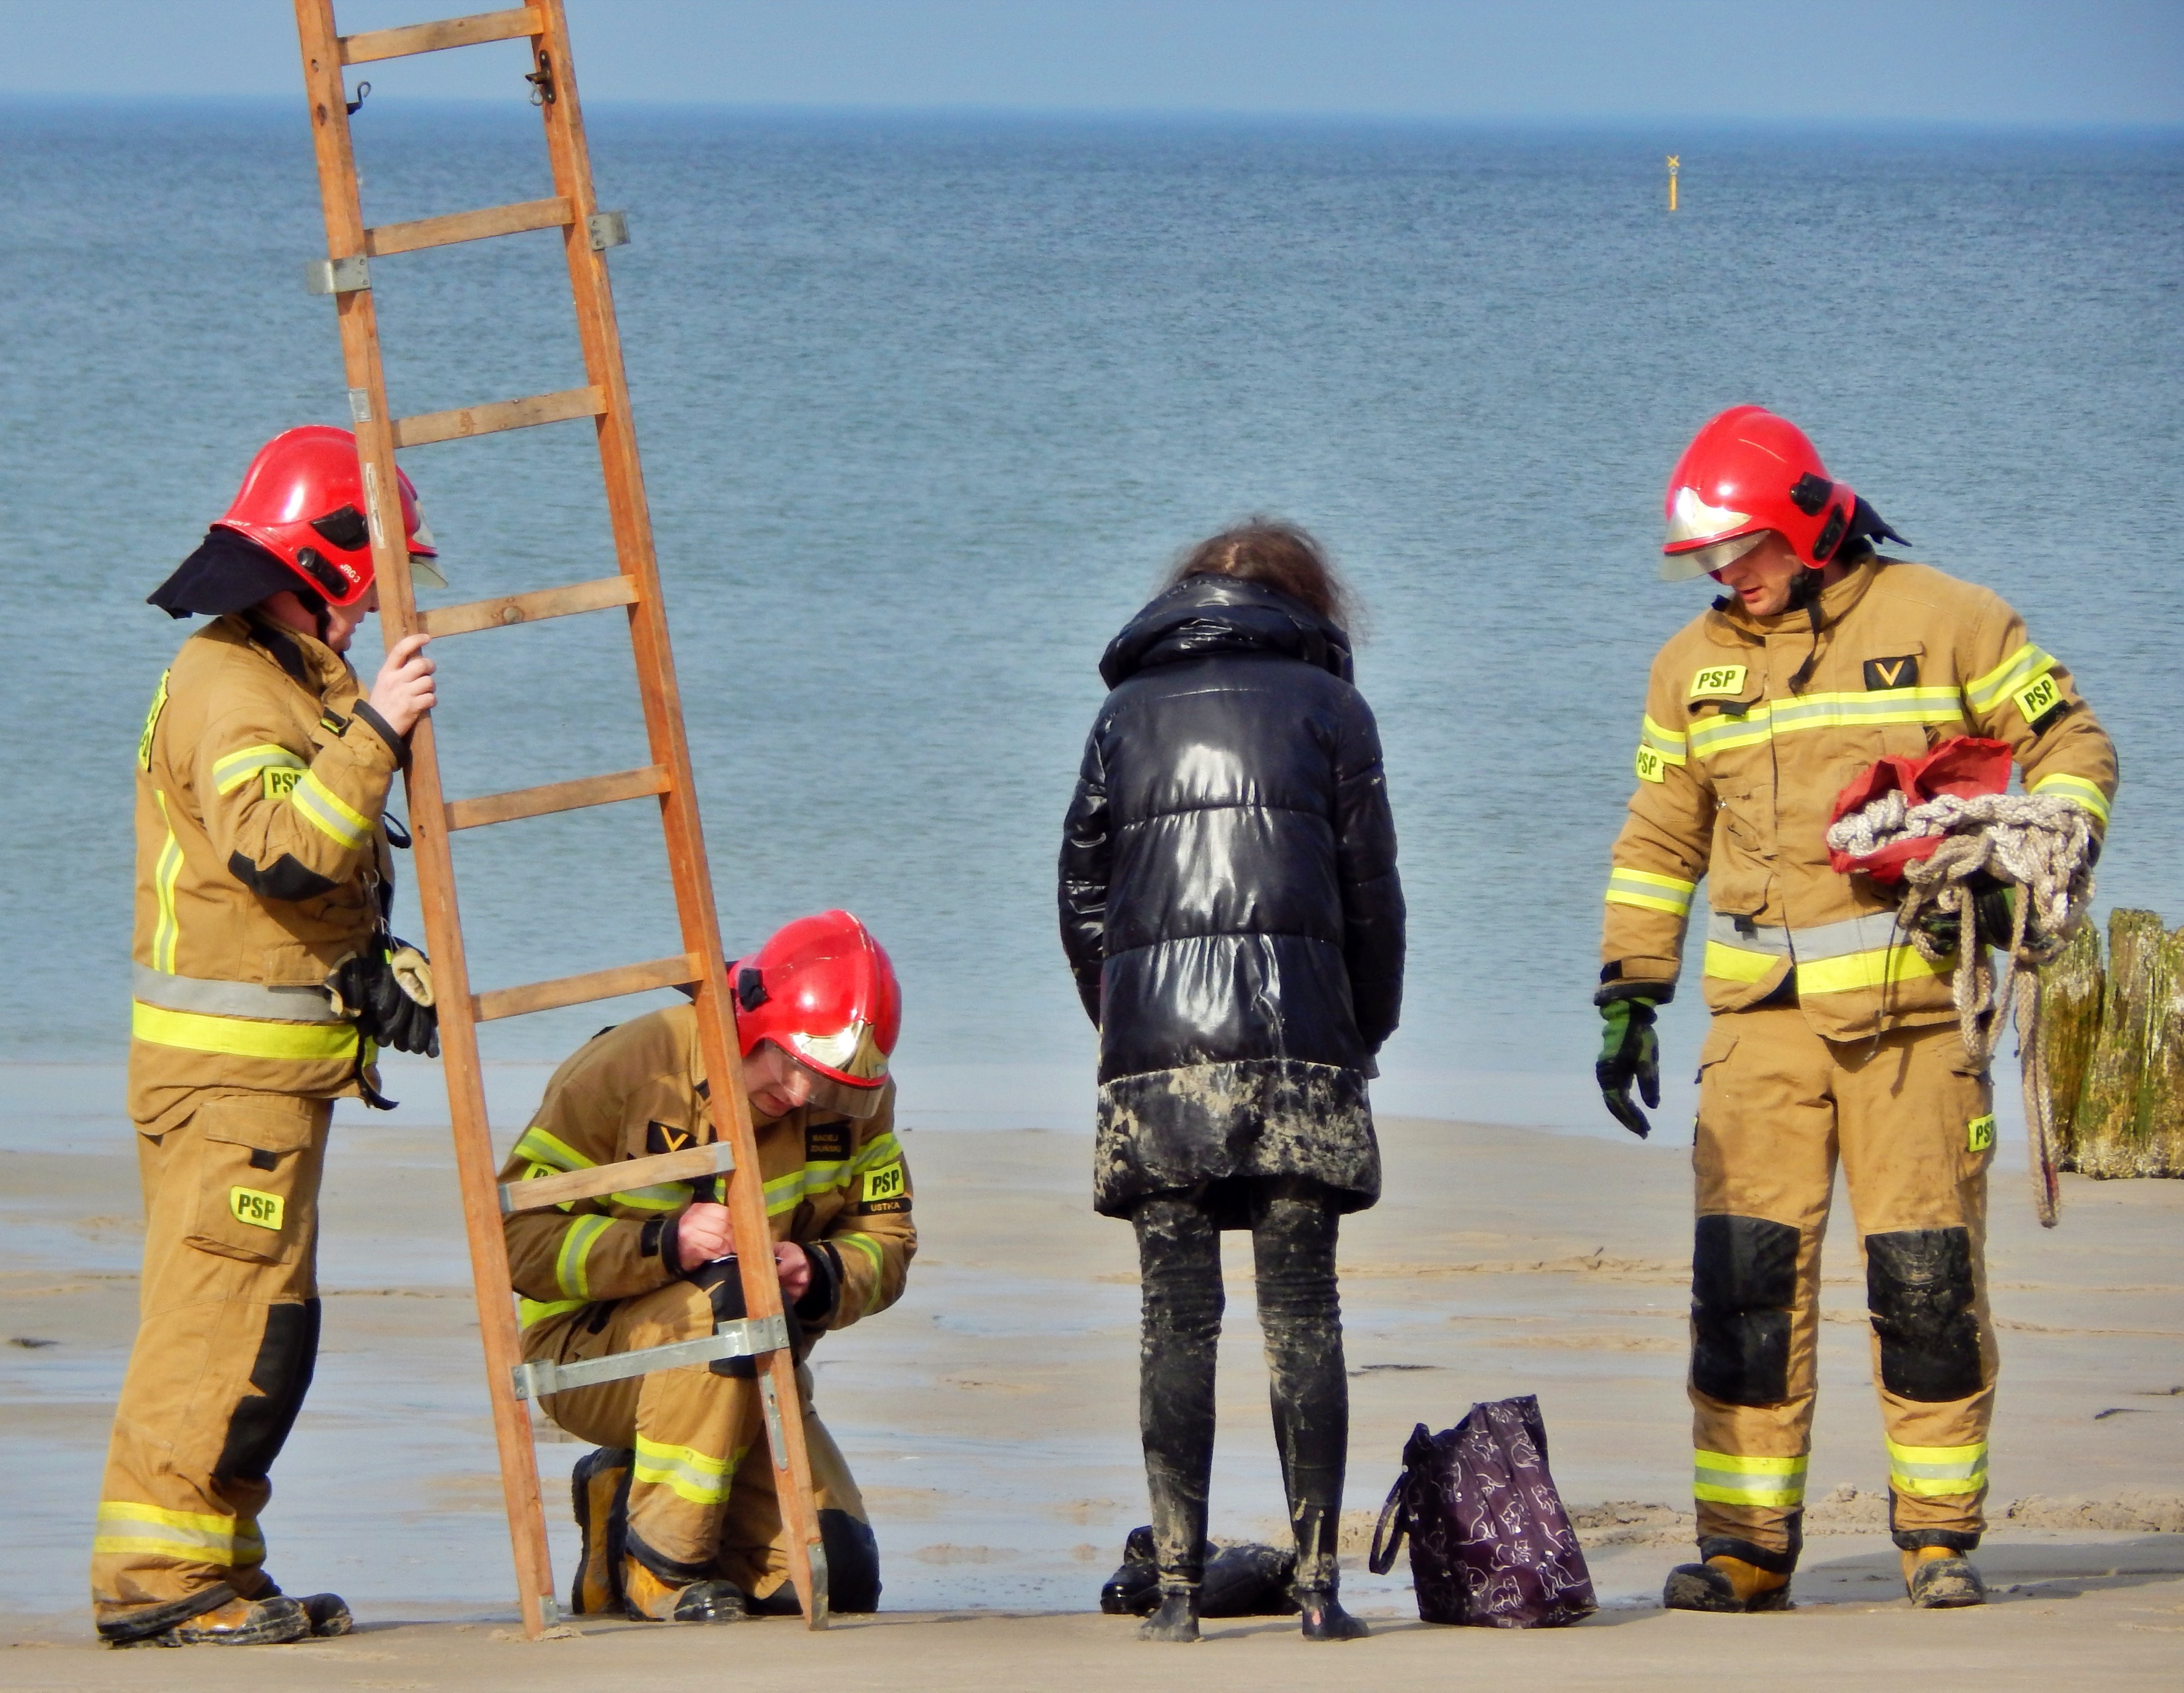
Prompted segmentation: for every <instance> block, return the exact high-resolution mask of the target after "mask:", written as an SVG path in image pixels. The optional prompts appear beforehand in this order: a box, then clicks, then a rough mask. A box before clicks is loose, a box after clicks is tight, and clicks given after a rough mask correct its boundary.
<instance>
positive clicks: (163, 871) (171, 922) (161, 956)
mask: <svg viewBox="0 0 2184 1693" xmlns="http://www.w3.org/2000/svg"><path fill="white" fill-rule="evenodd" d="M152 794H153V798H154V799H158V800H159V821H161V822H163V823H164V824H165V825H166V826H167V844H166V845H164V846H163V847H161V848H160V849H159V860H158V861H157V863H155V864H154V865H153V868H152V888H153V892H154V893H155V894H157V895H158V897H159V927H157V928H155V929H154V930H153V932H152V967H153V969H154V970H158V971H160V972H164V974H166V975H169V976H171V975H173V974H174V973H175V946H176V944H178V943H179V942H180V941H181V937H182V930H181V923H180V922H178V921H177V920H176V919H175V883H176V882H178V881H180V880H181V874H182V844H181V842H180V841H178V840H176V839H175V822H174V819H173V818H171V817H170V816H168V815H167V796H166V795H165V794H164V793H162V792H161V791H160V790H159V789H158V788H153V790H152Z"/></svg>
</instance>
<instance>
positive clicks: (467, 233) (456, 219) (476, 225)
mask: <svg viewBox="0 0 2184 1693" xmlns="http://www.w3.org/2000/svg"><path fill="white" fill-rule="evenodd" d="M576 220H577V214H576V213H574V212H573V211H571V210H570V209H569V203H568V202H567V201H566V200H564V199H560V198H554V199H551V200H521V201H518V202H517V203H515V204H514V205H512V206H487V208H486V209H484V210H483V211H482V212H450V213H448V215H447V216H445V217H443V218H419V219H417V220H415V222H412V223H383V224H381V225H380V226H378V227H377V228H376V229H368V230H366V231H365V232H364V250H365V253H367V254H369V255H370V257H371V258H374V259H384V258H386V257H387V256H388V255H389V254H390V253H416V252H419V251H421V249H423V248H427V247H452V246H453V245H454V243H455V242H459V241H483V240H485V239H486V238H487V237H488V236H495V235H521V234H522V233H523V231H526V230H527V229H560V228H563V227H565V226H568V225H570V224H572V223H574V222H576Z"/></svg>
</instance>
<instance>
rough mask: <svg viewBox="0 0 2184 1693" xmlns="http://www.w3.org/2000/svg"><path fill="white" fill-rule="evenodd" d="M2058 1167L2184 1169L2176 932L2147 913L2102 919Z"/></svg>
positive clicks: (2135, 1171)
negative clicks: (2101, 976)
mask: <svg viewBox="0 0 2184 1693" xmlns="http://www.w3.org/2000/svg"><path fill="white" fill-rule="evenodd" d="M2069 1145H2070V1159H2069V1161H2068V1162H2067V1163H2066V1164H2065V1166H2064V1167H2065V1168H2068V1169H2073V1170H2076V1171H2079V1172H2081V1173H2082V1174H2085V1175H2088V1176H2105V1177H2113V1176H2184V931H2180V932H2179V933H2176V934H2169V933H2165V932H2164V931H2163V929H2162V927H2161V919H2160V918H2159V917H2158V916H2155V915H2154V914H2153V912H2151V911H2121V910H2119V911H2114V912H2112V913H2111V914H2110V915H2109V967H2108V980H2107V983H2106V984H2105V986H2104V988H2103V992H2102V994H2101V1020H2100V1030H2099V1033H2098V1034H2097V1035H2096V1037H2095V1038H2094V1041H2093V1049H2092V1058H2091V1060H2090V1061H2088V1063H2087V1066H2086V1072H2085V1082H2084V1083H2083V1086H2082V1088H2081V1091H2080V1093H2079V1095H2078V1101H2077V1108H2076V1110H2075V1111H2074V1112H2073V1114H2072V1122H2071V1130H2070V1141H2069Z"/></svg>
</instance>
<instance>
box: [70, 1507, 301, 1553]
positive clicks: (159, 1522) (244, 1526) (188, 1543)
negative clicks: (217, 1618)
mask: <svg viewBox="0 0 2184 1693" xmlns="http://www.w3.org/2000/svg"><path fill="white" fill-rule="evenodd" d="M91 1549H92V1553H93V1555H94V1556H95V1555H97V1554H99V1553H109V1552H118V1553H131V1552H134V1553H148V1554H149V1555H151V1556H152V1557H169V1558H173V1559H174V1560H175V1562H178V1563H216V1564H220V1565H222V1566H224V1567H227V1568H232V1567H233V1566H235V1565H237V1564H253V1563H259V1562H263V1561H264V1559H265V1540H264V1539H263V1538H261V1537H260V1535H259V1532H258V1524H257V1523H256V1522H255V1521H254V1520H253V1518H248V1517H214V1516H209V1515H206V1514H205V1513H203V1512H195V1511H162V1510H160V1509H159V1506H156V1505H138V1504H136V1503H135V1502H133V1501H125V1500H117V1499H105V1500H101V1501H99V1506H98V1528H97V1534H96V1537H95V1538H94V1539H93V1540H92V1543H91Z"/></svg>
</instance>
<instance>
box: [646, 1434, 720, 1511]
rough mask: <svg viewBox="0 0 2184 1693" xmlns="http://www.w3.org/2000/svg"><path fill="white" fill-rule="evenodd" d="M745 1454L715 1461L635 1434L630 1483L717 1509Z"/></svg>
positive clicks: (686, 1449) (690, 1448)
mask: <svg viewBox="0 0 2184 1693" xmlns="http://www.w3.org/2000/svg"><path fill="white" fill-rule="evenodd" d="M749 1450H750V1448H749V1447H748V1446H745V1447H744V1448H743V1449H742V1451H737V1452H734V1453H732V1454H731V1455H730V1456H727V1457H725V1458H716V1457H712V1456H708V1455H707V1454H706V1453H704V1452H701V1451H698V1450H697V1449H696V1448H695V1447H693V1446H669V1445H662V1444H661V1443H660V1441H657V1440H646V1439H645V1438H644V1436H643V1435H642V1434H639V1435H638V1437H637V1457H636V1462H634V1463H633V1464H632V1466H631V1468H630V1475H631V1478H632V1479H633V1480H637V1481H647V1482H651V1483H653V1484H655V1485H656V1486H660V1487H666V1488H671V1489H672V1490H674V1492H675V1493H676V1495H677V1496H678V1497H680V1498H682V1499H687V1500H688V1501H690V1503H691V1504H693V1505H718V1504H720V1503H721V1502H722V1501H724V1500H726V1499H727V1496H728V1488H729V1486H730V1484H732V1483H733V1481H734V1480H735V1474H736V1467H737V1465H738V1464H740V1463H741V1462H743V1458H744V1452H747V1451H749Z"/></svg>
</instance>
